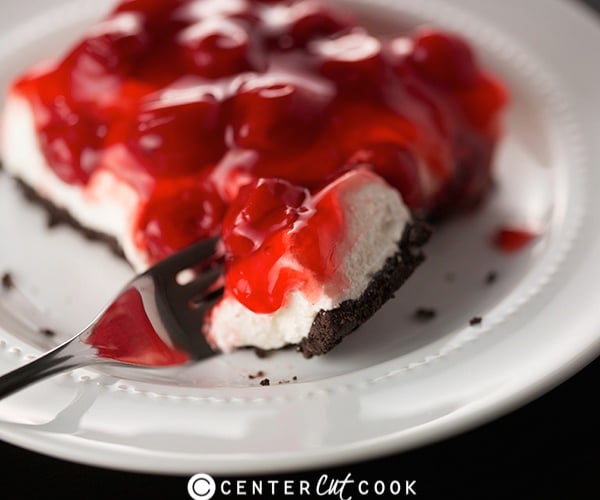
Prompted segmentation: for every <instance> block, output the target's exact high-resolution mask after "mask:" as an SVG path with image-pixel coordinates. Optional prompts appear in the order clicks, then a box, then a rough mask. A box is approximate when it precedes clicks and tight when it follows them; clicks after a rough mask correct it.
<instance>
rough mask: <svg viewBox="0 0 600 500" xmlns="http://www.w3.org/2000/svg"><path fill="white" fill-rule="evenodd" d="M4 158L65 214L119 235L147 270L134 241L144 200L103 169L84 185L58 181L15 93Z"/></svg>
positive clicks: (131, 257)
mask: <svg viewBox="0 0 600 500" xmlns="http://www.w3.org/2000/svg"><path fill="white" fill-rule="evenodd" d="M0 154H1V157H2V161H3V165H4V168H5V169H6V171H7V172H9V173H10V174H11V175H14V176H15V177H17V178H19V179H21V180H23V181H24V182H25V183H26V184H27V185H29V186H30V187H32V188H33V189H34V190H35V191H36V192H38V193H39V194H40V195H41V196H42V197H43V198H45V199H47V200H49V201H50V202H51V203H52V204H54V205H55V206H56V207H58V208H62V209H64V210H66V211H67V212H68V213H69V214H70V215H71V216H72V217H73V218H74V219H75V220H76V221H78V222H79V223H80V224H81V225H82V226H84V227H86V228H88V229H91V230H94V231H98V232H99V233H102V234H106V235H109V236H113V237H115V238H116V240H117V242H118V243H119V245H121V247H122V249H123V252H124V253H125V256H126V258H127V260H128V261H129V262H130V263H131V264H132V265H133V266H134V268H135V269H137V270H139V271H141V270H143V269H145V268H146V267H147V266H148V263H147V259H146V257H145V255H144V253H143V252H141V251H140V250H139V249H138V248H136V247H135V245H134V244H133V241H132V234H133V223H134V221H135V218H136V215H137V210H138V207H139V202H140V200H139V198H138V195H137V194H136V191H135V190H133V189H132V188H131V187H130V186H129V185H128V184H127V183H125V182H123V181H122V180H121V179H120V178H119V177H118V176H117V175H115V174H114V173H113V172H111V171H108V170H105V169H99V170H98V171H97V172H95V173H94V174H93V175H92V177H91V178H90V180H89V183H88V184H86V186H83V187H82V186H72V185H69V184H66V183H64V182H63V181H62V180H61V179H59V178H58V177H57V176H56V175H55V174H54V172H53V170H52V169H51V168H50V167H49V165H48V163H47V162H46V159H45V158H44V155H43V154H42V151H41V149H40V145H39V141H38V138H37V134H36V130H35V122H34V117H33V111H32V109H31V106H30V105H29V102H28V101H27V99H25V98H24V97H22V96H20V95H19V94H18V93H15V92H13V93H11V94H9V96H8V99H7V101H6V104H5V108H4V112H3V119H2V126H1V127H0Z"/></svg>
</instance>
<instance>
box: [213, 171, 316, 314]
mask: <svg viewBox="0 0 600 500" xmlns="http://www.w3.org/2000/svg"><path fill="white" fill-rule="evenodd" d="M308 198H309V195H308V191H306V190H305V189H302V188H300V187H298V186H294V185H293V184H290V183H289V182H286V181H283V180H280V179H259V180H258V181H257V182H256V184H254V185H252V186H248V187H247V188H246V189H242V191H241V192H240V196H239V197H238V199H237V200H236V201H235V202H234V204H233V205H232V206H231V207H230V209H229V211H228V213H227V215H226V217H225V219H224V222H223V232H222V234H223V242H224V244H225V247H226V250H227V252H228V255H229V259H228V262H227V272H226V275H225V280H226V288H227V289H228V290H230V291H231V293H233V294H234V296H235V297H236V299H237V300H238V301H240V302H241V303H242V304H245V305H246V307H248V308H250V309H251V310H253V311H255V312H258V313H269V312H273V311H276V310H277V309H279V308H280V307H281V305H282V304H283V303H284V301H285V297H286V295H287V292H288V291H289V290H290V287H293V286H294V285H295V286H296V287H298V286H300V284H302V283H303V281H305V277H304V273H305V271H304V270H300V269H294V265H293V262H286V261H285V260H282V259H281V257H282V256H283V255H286V251H287V246H288V244H287V243H286V240H287V238H288V237H289V234H290V231H291V229H292V227H293V224H294V222H295V221H297V220H298V218H299V217H300V216H301V215H302V214H303V213H307V212H308V211H309V209H308V208H307V207H305V206H303V203H305V202H307V201H308ZM257 269H260V270H261V272H259V273H257V272H256V270H257Z"/></svg>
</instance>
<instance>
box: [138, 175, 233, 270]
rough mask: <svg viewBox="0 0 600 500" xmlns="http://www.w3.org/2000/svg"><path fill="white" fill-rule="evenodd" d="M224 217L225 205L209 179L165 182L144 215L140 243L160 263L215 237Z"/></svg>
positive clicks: (140, 226) (197, 178)
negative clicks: (196, 243)
mask: <svg viewBox="0 0 600 500" xmlns="http://www.w3.org/2000/svg"><path fill="white" fill-rule="evenodd" d="M224 213H225V204H224V202H223V201H222V200H221V198H220V197H219V195H218V194H217V192H216V190H215V188H214V186H213V185H212V183H211V182H210V181H209V180H208V179H207V178H206V177H204V176H199V177H198V176H194V177H190V178H188V179H187V180H186V182H182V181H181V179H179V180H178V181H177V182H171V181H170V180H167V181H163V182H162V183H159V184H158V185H157V187H156V194H155V196H154V197H152V198H151V200H150V202H149V203H148V204H147V205H146V206H145V207H144V209H143V212H142V214H141V215H140V218H139V221H138V224H137V230H136V235H135V238H136V242H137V244H138V245H139V246H140V247H142V248H144V249H146V250H147V252H148V255H149V256H150V259H151V260H152V262H156V261H158V260H160V259H163V258H164V257H167V256H169V255H171V254H172V253H173V252H175V251H177V250H180V249H182V248H185V247H186V246H188V245H191V244H192V243H194V242H195V241H198V240H200V239H202V238H206V237H209V236H215V235H216V234H217V233H218V232H219V230H220V227H221V224H220V223H221V220H222V219H223V215H224Z"/></svg>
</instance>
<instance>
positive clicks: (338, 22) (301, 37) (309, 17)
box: [287, 0, 354, 47]
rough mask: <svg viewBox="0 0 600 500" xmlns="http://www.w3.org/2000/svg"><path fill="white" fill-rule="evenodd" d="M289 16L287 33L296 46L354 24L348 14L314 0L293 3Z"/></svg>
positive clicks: (341, 30)
mask: <svg viewBox="0 0 600 500" xmlns="http://www.w3.org/2000/svg"><path fill="white" fill-rule="evenodd" d="M289 18H290V24H289V27H288V30H287V35H288V36H289V39H290V40H291V41H292V45H293V46H296V47H298V46H300V47H304V46H306V45H307V44H308V43H309V42H310V41H312V40H314V39H316V38H322V37H329V36H332V35H335V34H336V33H341V32H343V31H345V30H347V29H349V28H351V27H353V26H354V22H353V20H352V19H350V18H349V17H348V16H344V15H342V14H341V12H340V11H333V10H332V9H330V8H328V7H327V6H325V5H323V4H322V3H320V2H317V1H314V0H306V1H303V2H297V3H294V4H292V6H291V7H290V14H289Z"/></svg>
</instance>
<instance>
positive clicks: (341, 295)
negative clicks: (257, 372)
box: [205, 169, 428, 356]
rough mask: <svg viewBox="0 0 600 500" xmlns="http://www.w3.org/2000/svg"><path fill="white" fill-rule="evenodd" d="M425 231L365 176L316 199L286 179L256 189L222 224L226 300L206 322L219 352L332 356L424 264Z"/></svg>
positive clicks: (347, 178) (345, 180) (393, 195)
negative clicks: (251, 349) (293, 348)
mask: <svg viewBox="0 0 600 500" xmlns="http://www.w3.org/2000/svg"><path fill="white" fill-rule="evenodd" d="M427 237H428V232H427V230H426V229H425V228H424V227H422V226H419V225H416V224H414V223H413V222H411V216H410V213H409V211H408V209H407V208H406V206H405V205H404V203H403V202H402V199H401V197H400V195H399V193H398V191H397V190H395V189H393V188H392V187H391V186H389V184H387V183H386V182H385V181H384V180H383V179H382V178H380V177H379V176H377V175H376V174H374V173H373V172H372V171H370V170H367V169H356V170H352V171H350V172H348V173H346V174H344V175H342V176H341V177H339V178H337V179H336V180H335V181H333V182H332V183H330V184H328V185H327V186H326V187H324V188H323V189H322V190H320V191H318V192H316V193H315V194H314V195H311V193H310V192H309V191H308V190H307V189H305V188H302V187H299V186H295V185H293V184H291V183H289V182H287V181H284V180H281V179H259V180H258V181H256V183H254V184H251V185H248V186H246V187H244V188H243V189H242V192H241V193H240V195H239V196H238V198H237V199H236V201H235V202H234V203H233V205H232V206H231V208H230V209H229V211H228V213H227V215H226V216H225V220H224V223H223V242H224V245H225V249H226V256H227V262H226V273H225V287H224V288H225V293H224V296H223V298H222V299H221V300H220V302H219V303H218V304H217V305H216V306H215V307H214V308H213V310H212V311H211V313H210V314H209V316H208V318H207V322H206V324H205V334H206V335H207V337H208V339H209V341H210V342H211V343H213V344H214V345H215V346H217V347H218V349H220V350H223V351H228V350H231V349H232V348H235V347H241V346H255V347H259V348H261V349H265V350H269V349H278V348H281V347H284V346H286V345H290V344H293V345H298V346H299V349H300V350H301V351H302V352H303V353H304V354H305V355H306V356H311V355H313V354H322V353H325V352H327V351H329V350H330V349H331V348H332V347H334V346H335V345H336V344H337V343H339V342H340V341H341V340H342V338H343V337H344V336H345V335H347V334H348V333H350V332H351V331H353V330H354V329H356V328H357V327H358V326H360V324H362V323H363V322H364V321H365V320H366V319H368V318H369V317H370V316H371V315H372V314H373V313H374V312H375V311H376V310H377V309H379V307H381V306H382V305H383V303H385V302H386V301H387V300H388V299H389V298H391V296H392V295H393V293H394V292H395V291H396V290H397V289H398V288H399V287H400V285H401V284H402V283H403V282H404V280H405V279H406V278H407V277H408V276H409V275H410V274H411V273H412V271H413V270H414V269H415V267H416V266H417V265H418V264H420V263H421V261H422V260H423V253H422V252H421V249H420V246H421V245H422V244H423V243H424V242H425V240H426V239H427Z"/></svg>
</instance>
